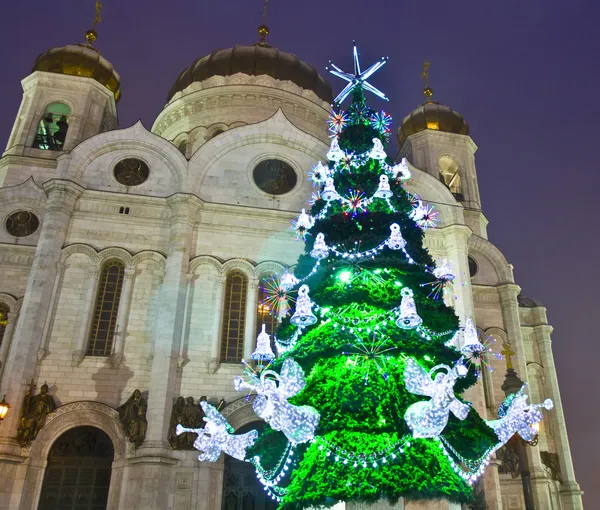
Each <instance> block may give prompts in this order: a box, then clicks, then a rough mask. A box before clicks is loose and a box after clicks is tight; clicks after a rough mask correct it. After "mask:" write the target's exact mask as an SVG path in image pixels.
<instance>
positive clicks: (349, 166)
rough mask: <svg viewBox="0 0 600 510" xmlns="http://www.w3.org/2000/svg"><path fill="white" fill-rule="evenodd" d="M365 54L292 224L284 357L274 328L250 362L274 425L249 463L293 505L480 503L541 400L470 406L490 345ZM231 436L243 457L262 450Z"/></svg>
mask: <svg viewBox="0 0 600 510" xmlns="http://www.w3.org/2000/svg"><path fill="white" fill-rule="evenodd" d="M354 59H355V71H354V73H345V72H343V71H342V70H340V69H339V68H338V67H336V66H332V67H333V69H332V73H333V74H335V75H336V76H339V77H341V78H343V79H345V80H346V81H348V85H347V86H346V88H345V89H344V90H343V91H342V92H341V93H340V95H339V96H338V98H336V102H337V103H339V104H341V103H342V102H343V101H344V99H346V97H350V98H351V104H350V105H349V107H348V108H347V109H346V111H342V110H339V111H337V112H334V113H332V116H331V119H330V131H331V134H332V143H331V148H330V150H329V152H328V155H327V157H328V160H329V162H328V164H327V165H325V164H323V163H318V164H317V165H316V166H315V167H314V168H313V169H312V171H311V173H310V178H311V180H312V181H313V183H314V184H315V186H317V187H318V190H319V191H317V192H315V193H314V194H313V199H312V208H311V210H310V213H307V212H306V211H304V210H303V211H302V214H301V215H300V216H299V218H298V219H297V220H295V221H294V222H292V223H293V224H292V228H293V229H294V230H295V231H296V234H297V236H298V238H299V239H302V240H304V241H305V245H306V247H305V253H304V254H303V255H302V256H301V257H300V259H299V261H298V264H297V266H296V268H295V270H294V273H293V274H292V273H287V272H286V273H285V274H284V275H282V278H281V281H280V284H279V287H278V289H277V293H278V294H277V295H276V296H274V297H275V298H277V299H279V300H284V301H285V299H286V293H288V292H290V291H291V290H293V289H295V290H297V291H298V295H297V299H296V306H295V310H294V313H293V314H292V315H291V316H288V317H285V318H283V319H282V322H281V325H280V327H279V328H278V331H277V334H276V346H277V349H278V351H279V354H280V356H279V357H278V358H277V359H272V358H274V355H273V353H272V350H271V345H270V339H269V336H268V335H267V334H266V333H265V332H264V329H263V333H261V335H259V338H258V341H257V349H256V351H255V353H254V354H253V357H254V358H255V359H258V360H261V364H259V365H258V366H252V365H249V364H248V365H247V368H246V370H245V375H244V376H239V377H236V379H235V387H236V389H237V390H239V391H244V390H250V391H251V392H252V391H255V392H256V393H257V396H256V397H255V399H254V401H253V407H254V410H255V411H256V413H257V415H258V416H260V417H261V418H263V419H264V420H265V421H266V422H267V423H268V424H269V425H270V427H266V430H265V432H263V434H261V437H259V439H258V440H257V441H256V443H255V444H254V446H253V447H252V448H251V450H249V451H248V452H246V459H248V460H249V461H251V462H253V463H254V464H255V466H256V469H257V473H258V476H259V479H260V481H261V482H262V483H263V485H264V486H265V489H266V490H267V492H268V493H269V494H270V495H271V497H272V498H273V499H275V500H277V501H278V502H280V507H281V508H284V509H297V508H298V509H299V508H309V507H316V506H321V505H331V504H333V503H335V502H338V501H352V500H356V501H377V500H380V499H388V500H390V501H392V502H393V501H395V500H397V499H398V498H399V497H401V496H403V497H405V498H407V499H424V498H425V499H426V498H431V499H439V498H443V499H447V500H450V501H454V502H468V501H470V500H471V499H472V497H473V493H472V489H471V484H472V483H474V482H475V481H476V480H477V478H478V477H479V476H480V475H481V474H482V472H483V469H484V467H485V465H486V463H487V461H488V460H489V458H490V456H491V454H492V453H493V452H494V451H495V450H496V449H497V448H498V447H499V446H501V444H503V443H504V442H506V441H507V440H508V438H510V437H511V436H512V435H513V434H514V433H515V432H519V433H520V434H521V436H522V437H523V438H525V439H527V440H530V439H533V438H534V437H535V433H536V432H535V429H534V428H533V427H532V425H534V424H535V423H537V422H538V421H539V420H540V419H541V413H540V412H539V410H538V409H537V407H540V406H528V405H527V403H526V398H527V397H526V395H525V394H524V393H522V392H520V393H519V394H517V395H515V396H513V397H511V398H510V399H508V400H507V401H506V402H505V403H504V404H503V407H502V408H501V413H500V414H501V416H500V419H499V420H496V421H492V422H486V421H485V420H483V419H482V418H481V417H480V416H479V415H478V414H477V412H476V411H475V410H474V409H472V408H471V406H470V404H469V403H468V402H466V401H464V400H463V399H462V398H461V394H462V393H463V392H464V391H465V390H466V389H467V388H468V387H470V386H472V385H473V384H475V383H476V382H477V376H478V374H477V372H478V370H479V368H480V365H481V363H482V353H483V352H484V350H485V347H484V346H483V345H482V344H481V343H480V342H479V340H478V338H477V332H476V329H475V326H474V324H473V322H472V321H471V319H469V318H466V319H465V321H464V325H463V327H461V326H460V322H459V319H458V318H457V316H456V314H455V313H454V310H453V309H452V308H451V307H449V306H448V305H447V304H446V303H445V302H444V294H445V291H446V290H448V289H449V287H450V286H451V284H452V280H453V279H454V275H453V274H452V271H451V268H450V265H449V263H447V262H445V261H444V262H443V263H441V264H440V265H439V266H436V263H435V262H434V261H433V260H432V258H431V257H430V255H429V254H428V252H427V250H426V249H425V248H424V247H423V238H424V230H425V229H426V228H429V227H432V226H434V224H435V212H434V211H433V209H432V208H431V207H430V206H428V205H426V204H424V203H423V202H422V200H421V199H420V198H419V197H418V196H415V195H414V194H411V193H409V192H407V191H406V190H405V189H404V183H405V182H406V181H407V180H408V179H409V178H410V170H409V167H408V165H407V163H406V162H405V161H402V162H400V163H398V164H394V162H393V161H392V160H391V159H390V158H388V157H387V156H386V153H385V150H384V147H385V145H386V143H387V140H388V136H389V126H390V122H391V118H390V117H389V116H388V115H387V114H386V113H385V112H377V111H374V110H372V109H371V108H369V106H367V104H366V101H365V91H369V92H372V93H374V94H376V95H377V96H379V97H382V98H385V96H384V94H383V93H382V92H380V91H379V90H377V89H376V88H375V87H373V86H372V85H371V84H370V83H368V81H367V80H368V78H369V77H370V76H371V75H372V74H373V73H374V72H375V71H377V70H378V69H379V68H380V67H382V66H383V65H384V64H385V60H381V61H379V62H377V63H376V64H374V65H373V66H371V67H370V68H369V69H367V70H366V71H364V72H362V71H361V69H360V64H359V59H358V54H357V52H356V48H355V50H354ZM282 309H283V310H284V311H285V309H286V307H285V306H284V307H279V310H280V311H281V310H282ZM281 315H283V314H281ZM266 360H268V361H269V363H268V365H267V366H263V364H262V363H263V362H265V361H266ZM253 398H254V397H253ZM544 406H546V407H550V406H551V404H550V403H549V402H546V403H545V404H544ZM217 415H218V413H217ZM217 419H218V420H221V421H219V423H220V426H221V430H223V431H225V429H224V428H223V427H224V426H225V425H224V422H223V419H222V417H220V418H218V417H217ZM229 432H231V431H229ZM223 435H224V437H225V440H224V443H223V444H224V445H225V446H226V448H222V449H224V450H227V451H234V452H235V456H237V457H238V458H243V456H244V452H245V449H246V447H247V446H248V444H249V443H252V442H253V441H254V435H253V436H252V438H251V440H249V438H248V435H247V434H246V435H244V436H236V435H233V434H229V433H226V432H223ZM200 436H202V432H200ZM209 437H210V436H209ZM199 440H200V437H199ZM200 446H201V448H199V449H201V450H202V449H205V450H206V448H207V446H206V444H204V445H200Z"/></svg>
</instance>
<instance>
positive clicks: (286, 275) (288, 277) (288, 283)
mask: <svg viewBox="0 0 600 510" xmlns="http://www.w3.org/2000/svg"><path fill="white" fill-rule="evenodd" d="M297 283H298V278H296V277H295V276H294V275H293V274H292V273H290V272H289V271H288V270H287V269H286V270H285V271H284V272H283V274H282V275H281V288H282V289H283V290H290V289H291V288H292V287H295V286H296V284H297Z"/></svg>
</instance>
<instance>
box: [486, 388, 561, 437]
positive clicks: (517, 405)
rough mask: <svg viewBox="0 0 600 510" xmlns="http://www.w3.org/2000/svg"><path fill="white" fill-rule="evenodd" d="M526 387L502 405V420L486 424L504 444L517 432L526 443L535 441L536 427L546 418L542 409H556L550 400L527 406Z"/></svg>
mask: <svg viewBox="0 0 600 510" xmlns="http://www.w3.org/2000/svg"><path fill="white" fill-rule="evenodd" d="M526 387H527V384H524V385H523V386H522V387H521V389H520V390H519V391H518V392H517V393H515V394H514V395H509V396H508V398H507V399H506V400H505V401H504V402H503V403H502V404H501V405H500V408H499V409H498V416H499V417H500V419H498V420H492V421H487V422H486V423H487V425H488V426H489V427H490V428H492V429H493V430H494V432H495V433H496V435H497V436H498V439H499V440H500V442H501V443H502V444H505V443H506V442H507V441H508V440H509V439H510V438H511V437H512V436H513V435H514V434H515V432H516V433H518V434H519V435H520V436H521V437H522V438H523V439H524V440H525V441H533V440H534V439H535V437H536V436H537V434H538V429H537V427H536V426H537V424H538V423H539V422H540V421H542V418H543V417H544V416H543V415H542V412H541V411H540V408H544V409H548V410H550V409H552V408H553V407H554V404H553V403H552V400H550V399H549V398H547V399H546V400H545V401H544V403H543V404H527V398H528V396H527V394H526V393H525V388H526Z"/></svg>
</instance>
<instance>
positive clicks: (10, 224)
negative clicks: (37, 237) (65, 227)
mask: <svg viewBox="0 0 600 510" xmlns="http://www.w3.org/2000/svg"><path fill="white" fill-rule="evenodd" d="M39 226H40V220H39V218H38V217H37V216H36V215H35V214H33V213H32V212H29V211H17V212H14V213H12V214H11V215H10V216H9V217H8V218H6V230H7V232H8V233H9V234H10V235H11V236H14V237H27V236H30V235H31V234H33V233H34V232H35V231H36V230H37V229H38V227H39Z"/></svg>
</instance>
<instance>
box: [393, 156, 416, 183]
mask: <svg viewBox="0 0 600 510" xmlns="http://www.w3.org/2000/svg"><path fill="white" fill-rule="evenodd" d="M392 172H394V179H400V180H401V181H408V179H410V178H411V175H412V174H411V173H410V169H409V168H408V161H406V158H402V161H400V163H398V164H396V165H394V166H393V167H392Z"/></svg>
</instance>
